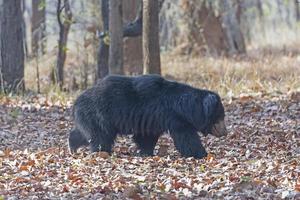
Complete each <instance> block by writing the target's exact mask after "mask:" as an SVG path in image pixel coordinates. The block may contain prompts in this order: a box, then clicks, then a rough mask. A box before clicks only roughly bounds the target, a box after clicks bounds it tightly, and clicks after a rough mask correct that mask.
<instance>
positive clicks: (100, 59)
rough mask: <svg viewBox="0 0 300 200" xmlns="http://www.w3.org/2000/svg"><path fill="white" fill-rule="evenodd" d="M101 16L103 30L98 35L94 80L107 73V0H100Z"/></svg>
mask: <svg viewBox="0 0 300 200" xmlns="http://www.w3.org/2000/svg"><path fill="white" fill-rule="evenodd" d="M101 16H102V24H103V32H102V34H101V35H100V45H99V49H98V56H97V75H96V81H97V80H101V79H102V78H104V77H105V76H106V75H108V57H109V36H108V31H109V0H101Z"/></svg>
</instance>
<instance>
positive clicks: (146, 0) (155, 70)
mask: <svg viewBox="0 0 300 200" xmlns="http://www.w3.org/2000/svg"><path fill="white" fill-rule="evenodd" d="M158 10H159V2H158V0H143V60H144V74H160V73H161V69H160V47H159V17H158Z"/></svg>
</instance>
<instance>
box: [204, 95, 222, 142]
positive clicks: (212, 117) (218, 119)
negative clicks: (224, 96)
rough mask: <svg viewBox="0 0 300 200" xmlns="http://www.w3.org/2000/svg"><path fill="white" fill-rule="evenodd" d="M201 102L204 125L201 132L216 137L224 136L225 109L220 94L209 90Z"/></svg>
mask: <svg viewBox="0 0 300 200" xmlns="http://www.w3.org/2000/svg"><path fill="white" fill-rule="evenodd" d="M202 102H203V104H202V105H203V111H204V115H205V119H206V120H205V121H206V126H205V127H204V128H203V130H201V132H202V133H203V134H204V135H208V134H212V135H214V136H216V137H222V136H226V135H227V129H226V126H225V122H224V118H225V111H224V107H223V104H222V101H221V98H220V96H219V95H218V94H216V93H213V92H209V93H208V94H207V95H206V96H205V97H204V98H203V101H202Z"/></svg>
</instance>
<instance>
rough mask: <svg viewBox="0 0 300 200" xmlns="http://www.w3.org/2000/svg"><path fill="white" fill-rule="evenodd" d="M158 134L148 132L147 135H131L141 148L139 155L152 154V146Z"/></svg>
mask: <svg viewBox="0 0 300 200" xmlns="http://www.w3.org/2000/svg"><path fill="white" fill-rule="evenodd" d="M158 138H159V135H155V134H151V133H148V135H141V134H136V135H134V136H133V140H134V142H135V143H136V144H137V146H138V148H139V149H140V150H141V152H140V155H141V156H153V151H154V147H155V145H156V143H157V141H158Z"/></svg>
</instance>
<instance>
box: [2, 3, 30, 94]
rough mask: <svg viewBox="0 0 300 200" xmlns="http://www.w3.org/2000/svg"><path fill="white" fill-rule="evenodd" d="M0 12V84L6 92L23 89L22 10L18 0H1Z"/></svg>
mask: <svg viewBox="0 0 300 200" xmlns="http://www.w3.org/2000/svg"><path fill="white" fill-rule="evenodd" d="M1 3H2V6H1V7H2V8H1V12H0V22H1V23H0V29H1V31H0V39H1V42H0V48H1V49H0V53H1V55H0V57H1V59H0V61H1V63H0V86H1V88H2V91H4V92H6V93H10V92H13V93H16V92H19V91H24V89H25V84H24V46H23V31H24V30H22V22H23V12H22V9H21V1H20V0H3V1H2V2H1Z"/></svg>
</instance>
